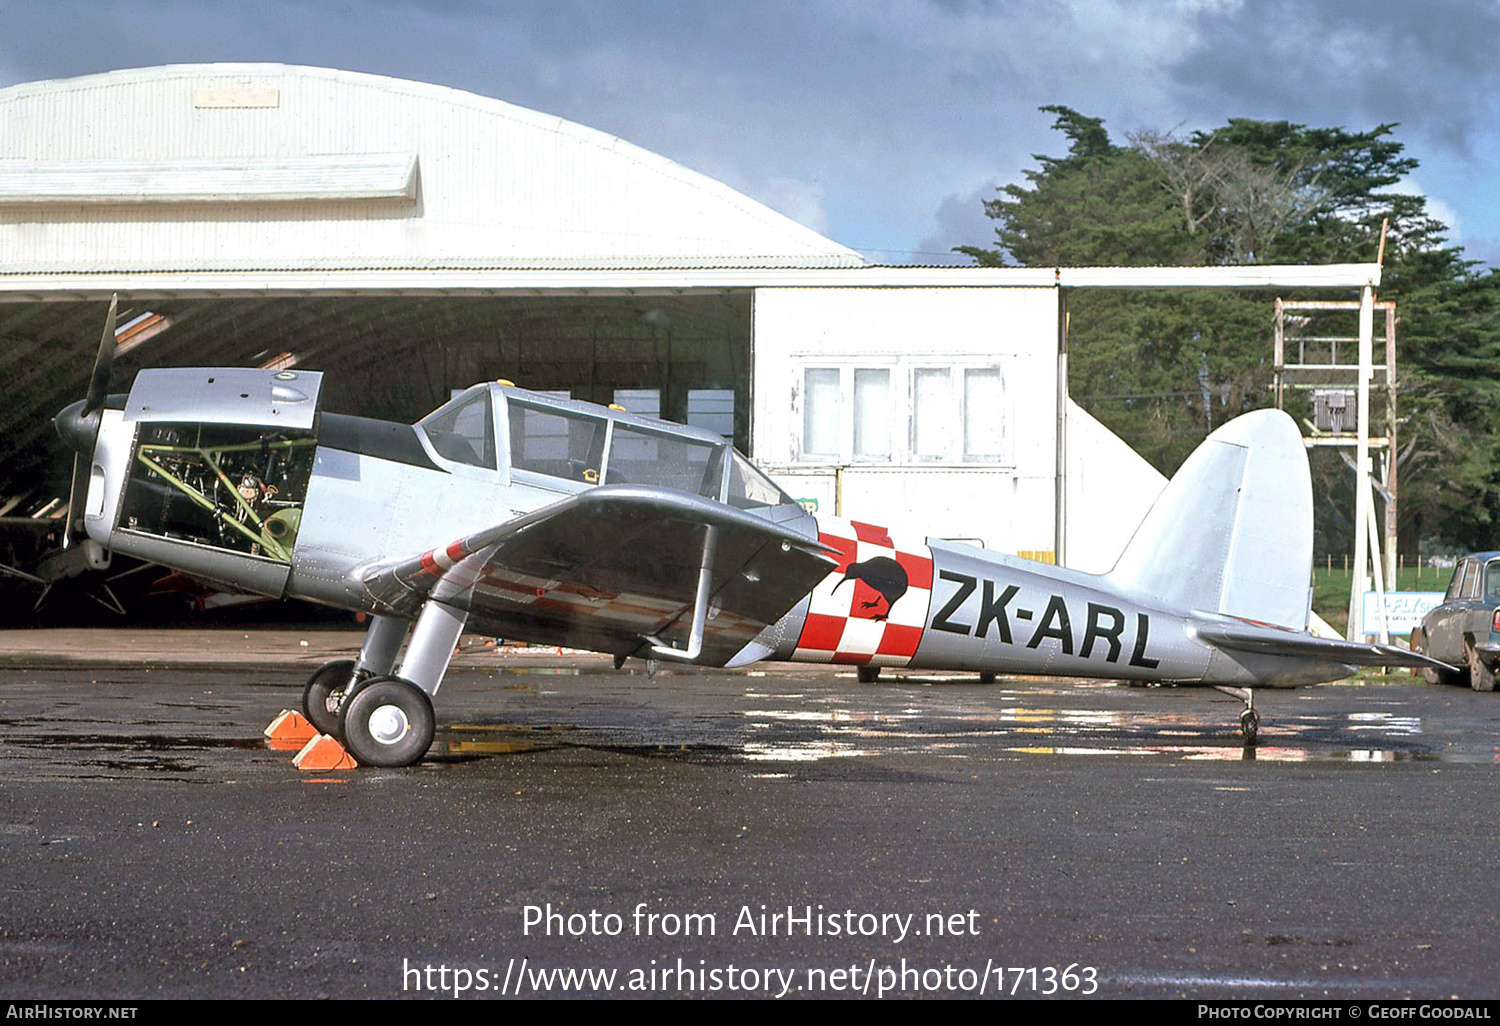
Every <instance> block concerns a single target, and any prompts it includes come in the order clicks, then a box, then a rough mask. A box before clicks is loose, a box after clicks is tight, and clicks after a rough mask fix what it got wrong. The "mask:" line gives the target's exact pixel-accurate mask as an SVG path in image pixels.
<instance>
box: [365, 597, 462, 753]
mask: <svg viewBox="0 0 1500 1026" xmlns="http://www.w3.org/2000/svg"><path fill="white" fill-rule="evenodd" d="M467 620H468V614H467V613H465V612H463V611H462V610H458V609H454V608H453V607H451V606H445V605H443V604H442V603H441V602H434V601H430V600H429V601H428V602H427V603H426V604H425V605H424V606H423V607H422V613H421V615H420V616H418V617H417V623H416V626H415V627H413V628H412V632H411V642H410V643H409V644H408V645H407V646H406V655H405V656H404V657H403V658H402V660H401V668H400V669H399V670H397V671H396V674H395V675H394V676H385V675H381V676H375V677H371V678H369V679H368V680H362V681H357V682H356V683H355V685H354V686H353V688H351V693H350V694H349V695H348V696H347V697H346V698H345V700H344V706H343V709H342V710H341V712H340V725H341V727H342V728H343V736H344V745H345V746H346V747H347V748H348V749H349V752H350V754H352V755H353V756H354V758H355V759H356V760H358V761H359V762H360V763H362V764H364V765H366V766H410V765H411V764H412V763H414V762H416V761H417V760H418V759H420V758H422V756H424V755H426V754H427V749H428V748H430V747H431V746H432V737H433V733H434V731H435V730H436V718H435V717H434V716H433V713H432V696H433V695H436V694H437V691H438V688H439V687H440V686H441V685H442V683H443V675H444V674H446V673H447V672H448V661H449V660H450V659H451V658H453V646H454V645H456V644H457V643H458V637H459V635H460V634H462V633H463V629H464V623H465V622H466V621H467ZM391 630H392V632H394V628H391ZM372 631H373V627H372ZM368 640H369V639H368V638H367V641H368ZM385 640H387V641H388V639H385ZM384 651H385V650H384V649H381V652H382V653H383V652H384ZM389 651H390V653H391V655H392V657H394V652H395V649H394V647H392V648H390V649H389ZM376 654H380V653H372V656H373V655H376Z"/></svg>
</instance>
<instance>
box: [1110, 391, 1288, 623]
mask: <svg viewBox="0 0 1500 1026" xmlns="http://www.w3.org/2000/svg"><path fill="white" fill-rule="evenodd" d="M1109 578H1110V580H1111V581H1112V582H1113V583H1114V584H1115V585H1116V586H1118V587H1119V588H1121V589H1123V590H1129V591H1135V592H1138V593H1142V594H1144V595H1147V596H1150V597H1151V598H1152V599H1154V600H1156V601H1158V602H1161V603H1163V604H1165V605H1167V606H1169V607H1171V608H1174V609H1179V610H1182V611H1185V612H1198V613H1221V614H1224V615H1227V616H1235V617H1239V618H1241V619H1245V620H1253V621H1256V622H1258V623H1265V624H1274V625H1276V626H1279V627H1289V628H1292V629H1293V630H1299V631H1301V630H1306V629H1307V619H1308V609H1309V600H1310V597H1311V596H1310V591H1309V587H1310V584H1311V578H1312V479H1311V476H1310V475H1309V473H1308V469H1307V451H1306V449H1305V448H1304V447H1303V444H1302V433H1301V432H1300V431H1299V430H1298V429H1297V425H1296V423H1295V422H1294V421H1293V420H1292V418H1291V417H1289V416H1287V415H1286V414H1285V413H1283V412H1281V411H1280V410H1258V411H1256V412H1253V413H1247V414H1245V415H1243V416H1241V417H1237V418H1236V419H1234V420H1232V421H1230V422H1229V423H1228V424H1225V425H1224V426H1223V427H1221V428H1219V429H1218V430H1217V431H1215V432H1214V433H1213V434H1211V435H1209V436H1208V438H1206V439H1205V440H1204V442H1203V444H1202V445H1200V446H1199V447H1198V448H1197V449H1195V450H1194V451H1193V454H1192V455H1191V456H1189V457H1188V458H1187V460H1186V461H1185V462H1184V463H1183V464H1182V467H1181V468H1180V469H1179V470H1178V471H1177V473H1176V475H1175V476H1173V478H1172V480H1171V481H1170V482H1168V484H1167V487H1166V489H1165V490H1164V491H1163V492H1162V493H1161V497H1160V498H1158V499H1157V500H1156V504H1155V505H1154V506H1152V507H1151V511H1150V512H1149V513H1147V514H1146V519H1145V520H1143V521H1142V522H1141V526H1140V527H1139V528H1137V529H1136V532H1135V535H1134V536H1133V537H1132V538H1131V539H1130V543H1129V544H1128V545H1126V546H1125V551H1124V552H1123V553H1121V555H1120V559H1119V561H1118V562H1117V563H1116V564H1115V568H1114V569H1113V570H1111V571H1110V573H1109Z"/></svg>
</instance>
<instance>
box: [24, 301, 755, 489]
mask: <svg viewBox="0 0 1500 1026" xmlns="http://www.w3.org/2000/svg"><path fill="white" fill-rule="evenodd" d="M120 298H121V311H120V318H119V324H120V329H119V331H118V332H117V334H118V337H119V339H120V356H119V359H118V360H117V361H116V363H115V367H114V374H113V378H112V381H111V385H110V387H111V389H112V390H113V391H124V390H125V389H126V388H128V387H129V384H130V382H131V380H132V379H133V377H134V375H135V372H136V371H137V370H139V369H140V368H142V367H171V366H200V367H201V366H235V367H257V366H259V367H274V368H276V369H284V368H289V367H298V368H303V369H308V370H321V371H324V372H326V376H325V378H324V391H323V408H324V409H328V410H332V411H334V412H339V413H352V414H358V415H360V416H366V417H380V418H384V419H389V420H402V421H413V420H416V419H417V418H419V417H421V416H422V415H424V414H426V413H427V412H429V411H431V410H433V409H435V408H436V407H438V406H439V405H441V404H442V403H444V402H446V401H447V399H448V398H449V396H450V394H451V393H452V391H453V390H454V389H461V388H465V387H467V386H469V385H472V384H474V383H475V382H477V381H488V380H495V379H498V378H505V379H508V380H511V381H514V382H515V383H516V384H517V385H520V386H521V387H523V388H532V389H537V390H539V391H548V392H553V393H557V394H566V395H568V396H570V397H572V398H575V399H584V400H588V401H591V402H597V403H606V404H607V403H611V402H616V403H619V404H620V405H622V406H624V407H626V408H627V409H629V410H630V411H631V412H634V413H641V414H645V415H648V416H659V417H661V418H663V419H666V420H674V421H678V422H681V423H690V424H694V425H697V426H700V427H704V428H706V429H708V430H711V431H714V432H717V433H718V434H720V435H723V436H724V437H726V438H729V439H731V440H733V442H734V443H735V445H736V446H738V447H739V448H740V449H741V450H744V451H748V449H749V436H750V409H749V397H750V384H749V362H750V310H751V296H750V291H749V290H694V291H679V292H674V293H673V294H670V295H667V294H644V293H640V292H632V293H628V294H627V293H622V292H589V293H573V294H563V295H559V294H554V293H545V292H538V293H533V294H528V295H524V296H523V295H515V294H502V295H491V296H481V297H468V296H438V295H431V294H426V295H424V294H420V293H413V294H406V295H366V296H316V295H307V296H276V297H258V298H225V299H203V298H195V297H193V296H191V295H185V294H184V295H177V296H173V297H167V298H151V299H134V298H131V297H129V296H121V297H120ZM106 309H107V304H106V303H103V302H96V303H80V302H47V301H39V302H23V303H3V304H0V367H3V368H4V370H5V373H7V374H8V375H9V377H8V381H7V386H6V393H7V397H8V400H9V401H8V402H7V403H6V404H5V405H4V407H3V408H0V435H3V437H5V438H7V439H8V440H9V441H10V443H11V444H9V445H8V446H6V449H5V451H4V453H3V454H0V505H4V504H6V503H9V504H10V505H9V508H8V509H6V512H7V513H9V514H10V516H12V517H16V516H25V517H30V516H31V514H33V513H34V512H36V511H37V510H41V509H43V508H44V507H46V505H47V504H48V503H49V502H53V500H57V499H59V498H60V499H61V502H60V503H54V506H53V509H54V510H55V511H56V512H58V513H61V512H62V510H61V509H60V506H61V503H65V502H66V500H67V493H68V484H67V482H68V467H69V458H68V454H66V453H64V452H63V451H62V447H61V444H60V443H59V442H58V440H57V437H56V435H55V433H54V432H53V430H52V426H51V418H52V416H53V415H54V414H55V413H56V412H57V411H58V410H59V409H60V408H61V407H63V406H64V405H66V404H67V403H70V402H72V401H74V400H75V399H77V398H79V397H80V396H82V395H83V394H84V390H85V388H86V387H87V381H88V376H89V371H90V368H91V367H92V365H93V359H94V351H95V349H96V347H97V345H98V338H99V329H100V326H101V325H102V324H103V322H104V316H105V311H106ZM12 500H13V501H12ZM46 515H48V514H44V516H46ZM3 516H4V515H3V514H0V518H3Z"/></svg>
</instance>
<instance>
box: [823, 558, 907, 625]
mask: <svg viewBox="0 0 1500 1026" xmlns="http://www.w3.org/2000/svg"><path fill="white" fill-rule="evenodd" d="M851 580H853V581H863V582H864V583H865V584H866V585H868V586H869V587H870V588H872V589H874V590H875V591H876V592H878V593H879V595H880V598H879V599H872V600H870V601H869V602H862V603H860V608H862V609H877V608H879V606H880V599H884V600H885V612H883V613H872V614H869V615H868V619H871V620H884V619H885V618H886V617H888V616H890V614H891V607H892V606H894V605H895V604H896V602H897V601H898V600H899V599H900V598H901V596H902V595H905V594H906V589H907V587H908V586H909V585H910V583H911V582H910V580H909V579H908V578H907V576H906V570H905V569H903V568H902V566H901V564H900V563H898V562H896V561H895V560H894V559H891V558H890V557H889V556H876V557H875V558H873V559H867V560H865V561H864V562H863V563H850V564H849V569H847V570H845V571H844V579H843V580H842V581H839V583H838V584H835V585H834V586H833V590H834V591H838V590H839V589H840V588H842V587H843V586H844V583H845V582H846V581H851Z"/></svg>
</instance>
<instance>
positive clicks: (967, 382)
mask: <svg viewBox="0 0 1500 1026" xmlns="http://www.w3.org/2000/svg"><path fill="white" fill-rule="evenodd" d="M963 373H964V408H963V420H964V459H966V460H997V459H1000V458H1001V457H1003V456H1004V455H1005V383H1004V381H1003V380H1002V379H1001V377H1000V368H999V367H966V368H965V369H964V372H963Z"/></svg>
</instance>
